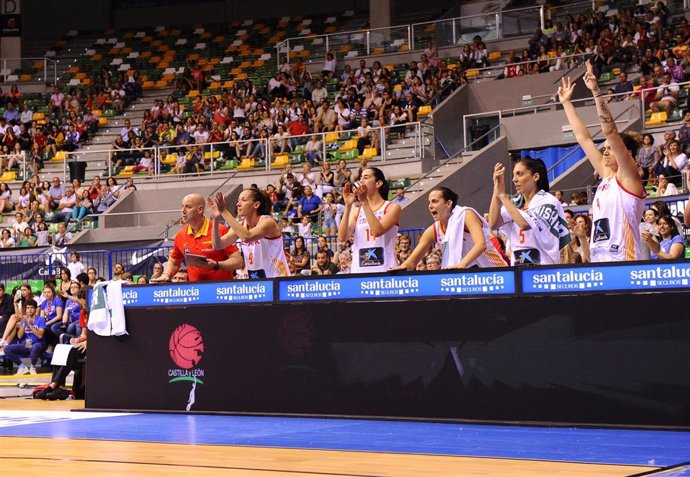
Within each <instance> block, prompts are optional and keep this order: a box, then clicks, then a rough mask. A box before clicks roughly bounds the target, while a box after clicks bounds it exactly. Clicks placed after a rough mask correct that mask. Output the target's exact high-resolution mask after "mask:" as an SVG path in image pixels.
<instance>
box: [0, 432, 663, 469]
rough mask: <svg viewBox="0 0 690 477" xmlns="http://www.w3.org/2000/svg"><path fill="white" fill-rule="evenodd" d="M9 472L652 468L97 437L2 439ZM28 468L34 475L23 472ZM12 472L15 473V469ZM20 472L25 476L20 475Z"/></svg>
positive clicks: (1, 452)
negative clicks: (101, 439) (106, 439)
mask: <svg viewBox="0 0 690 477" xmlns="http://www.w3.org/2000/svg"><path fill="white" fill-rule="evenodd" d="M0 462H1V464H0V465H1V466H2V470H3V473H8V475H50V476H51V477H62V476H70V477H73V476H75V475H82V476H92V475H96V473H97V474H98V476H99V477H106V476H125V475H126V476H149V475H151V476H158V475H160V476H163V475H167V476H199V475H204V476H220V475H230V476H245V475H246V476H258V475H275V476H293V475H306V476H309V475H311V476H357V477H359V476H361V477H365V476H367V477H368V476H420V475H433V476H434V477H441V476H460V475H462V476H480V475H482V476H486V475H491V476H511V477H515V476H545V475H548V476H564V477H565V476H582V475H587V476H624V475H631V474H635V473H639V472H645V471H649V470H651V469H650V468H649V467H633V466H613V465H595V464H569V463H556V462H537V461H525V460H510V459H485V458H469V457H443V456H429V455H409V454H385V453H369V452H336V451H314V450H296V449H275V448H261V447H228V446H207V445H181V444H154V443H148V442H108V441H93V440H69V439H43V438H0ZM28 469H30V473H25V471H26V470H28ZM9 472H12V474H9ZM20 472H21V474H20Z"/></svg>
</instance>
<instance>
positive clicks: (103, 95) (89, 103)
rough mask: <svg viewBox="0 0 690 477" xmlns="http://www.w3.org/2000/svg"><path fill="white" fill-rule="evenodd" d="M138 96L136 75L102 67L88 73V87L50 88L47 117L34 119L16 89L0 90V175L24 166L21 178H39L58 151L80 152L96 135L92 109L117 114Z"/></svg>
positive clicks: (95, 123) (32, 112) (95, 117)
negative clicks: (44, 166) (112, 111)
mask: <svg viewBox="0 0 690 477" xmlns="http://www.w3.org/2000/svg"><path fill="white" fill-rule="evenodd" d="M140 95H141V85H140V81H139V75H138V72H136V71H132V74H125V73H124V72H113V71H110V70H109V69H107V68H105V67H103V68H101V69H100V70H99V71H97V72H95V73H94V74H93V75H92V77H91V79H90V83H89V85H88V87H85V88H77V87H72V88H70V89H69V90H68V91H67V93H66V94H65V93H64V92H63V90H62V89H60V88H59V87H58V86H55V87H54V89H53V91H52V93H51V94H49V95H48V96H47V97H46V98H45V101H46V103H47V106H48V113H47V114H44V115H43V119H39V118H38V117H37V118H36V119H34V116H35V115H34V113H36V112H38V110H36V111H34V110H33V109H32V106H31V105H30V103H29V101H28V97H25V95H23V94H22V93H20V92H19V90H18V88H17V86H16V85H15V86H12V88H11V90H10V92H9V93H7V94H4V93H3V92H2V88H0V105H3V106H4V108H5V111H4V112H3V114H2V116H1V117H0V159H1V164H0V173H3V172H6V171H9V170H11V169H13V168H19V170H20V171H23V170H24V167H26V170H27V175H26V177H25V179H27V178H29V177H30V176H32V175H36V174H38V171H39V170H40V169H42V168H43V165H44V163H45V161H48V160H50V159H51V158H53V157H55V155H56V154H57V153H58V152H59V151H67V152H71V151H75V150H77V149H79V148H80V147H81V146H82V145H83V144H84V142H85V141H87V140H88V139H89V137H91V136H92V135H93V134H94V133H96V132H97V131H98V122H99V117H98V116H97V115H96V114H94V111H95V110H100V111H104V110H107V109H113V110H115V111H116V112H117V113H118V114H119V113H121V112H122V111H123V109H124V107H125V106H126V105H128V104H129V103H130V102H132V101H133V100H134V99H135V98H137V97H139V96H140ZM34 104H35V103H34ZM34 107H36V106H34ZM37 109H40V108H37Z"/></svg>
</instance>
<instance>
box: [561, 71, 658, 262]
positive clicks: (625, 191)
mask: <svg viewBox="0 0 690 477" xmlns="http://www.w3.org/2000/svg"><path fill="white" fill-rule="evenodd" d="M586 66H587V72H586V73H585V74H584V76H583V79H584V82H585V85H587V88H589V90H590V91H591V92H592V94H593V96H594V101H595V103H596V107H597V114H598V115H599V123H600V124H601V130H602V132H603V134H604V137H605V138H606V142H605V143H604V149H603V153H602V152H601V151H600V150H599V148H598V147H597V146H596V145H595V144H594V140H593V139H592V136H591V135H590V133H589V130H588V129H587V126H585V124H584V123H583V122H582V120H581V119H580V116H579V115H578V114H577V111H576V110H575V106H573V103H572V96H573V91H574V89H575V83H574V82H572V81H571V79H570V78H569V77H565V78H563V79H562V80H561V86H560V87H559V88H558V99H559V100H560V102H561V104H562V105H563V109H564V110H565V114H566V116H567V117H568V122H569V123H570V126H571V127H572V128H573V132H574V133H575V138H576V139H577V142H578V144H579V145H580V147H582V149H583V150H584V151H585V154H587V158H588V159H589V162H590V163H591V164H592V166H593V167H594V169H595V170H596V172H597V174H599V176H600V177H601V183H600V184H599V187H597V191H596V193H595V194H594V200H593V202H592V222H593V223H592V237H591V251H590V254H591V260H592V262H607V261H622V260H639V259H641V258H642V255H641V253H642V252H641V241H640V230H639V227H638V224H639V222H640V220H641V218H642V213H643V212H644V199H645V197H646V193H645V189H644V186H643V185H642V179H641V178H640V174H639V172H638V169H637V163H636V162H635V156H636V155H637V149H638V141H637V139H636V138H635V137H633V136H631V135H629V134H625V133H624V134H619V133H618V128H617V127H616V122H615V120H614V118H613V115H612V114H611V110H610V109H609V107H608V103H607V101H606V97H605V96H604V95H603V93H602V92H601V91H600V90H599V84H598V83H597V78H596V76H595V75H594V72H593V70H592V64H591V63H590V62H589V61H588V62H587V63H586Z"/></svg>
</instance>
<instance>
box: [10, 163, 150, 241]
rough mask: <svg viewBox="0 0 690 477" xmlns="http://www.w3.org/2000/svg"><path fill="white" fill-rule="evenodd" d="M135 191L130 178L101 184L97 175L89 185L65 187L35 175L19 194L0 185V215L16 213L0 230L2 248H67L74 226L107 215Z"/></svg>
mask: <svg viewBox="0 0 690 477" xmlns="http://www.w3.org/2000/svg"><path fill="white" fill-rule="evenodd" d="M132 190H136V186H135V185H134V181H133V180H132V179H131V178H130V179H129V180H128V181H127V183H126V184H124V185H118V183H117V179H115V178H114V177H108V178H107V179H106V180H105V181H102V180H101V177H100V176H95V177H94V178H93V180H92V181H91V184H90V185H88V186H86V185H82V183H81V181H80V180H79V179H74V180H73V181H72V182H71V183H68V184H65V183H63V182H62V181H61V180H60V178H59V177H53V179H52V181H50V182H48V181H44V182H41V181H40V179H39V177H38V176H33V177H32V178H31V179H30V180H27V181H24V182H23V183H22V185H21V187H20V189H19V191H12V189H11V188H10V186H9V185H8V184H7V183H4V182H3V183H0V212H4V213H7V212H14V221H13V223H12V224H11V225H9V226H6V227H4V228H2V230H1V231H0V248H17V247H21V248H25V247H45V246H49V245H55V246H64V245H68V244H69V243H70V242H71V241H72V229H73V228H74V227H73V225H74V224H79V223H80V222H82V221H83V220H84V219H85V218H86V217H88V216H92V215H94V214H99V213H102V212H104V211H105V210H106V209H107V208H108V207H110V206H111V205H113V204H114V203H115V202H116V201H117V199H118V198H119V197H120V196H122V195H123V194H126V193H128V192H130V191H132ZM51 224H56V226H54V227H51V226H50V225H51Z"/></svg>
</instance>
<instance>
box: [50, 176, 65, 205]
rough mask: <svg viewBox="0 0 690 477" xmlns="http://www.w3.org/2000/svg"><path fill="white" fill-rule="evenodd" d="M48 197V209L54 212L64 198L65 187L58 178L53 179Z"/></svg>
mask: <svg viewBox="0 0 690 477" xmlns="http://www.w3.org/2000/svg"><path fill="white" fill-rule="evenodd" d="M48 194H49V196H50V208H51V210H54V209H56V208H57V207H58V204H59V203H60V200H61V199H62V198H63V197H64V196H65V185H64V184H62V183H61V181H60V178H59V177H57V176H56V177H53V182H52V185H51V186H50V189H48Z"/></svg>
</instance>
